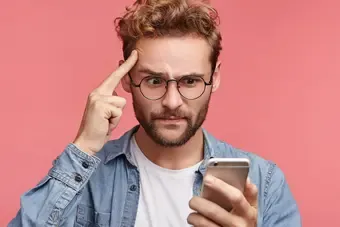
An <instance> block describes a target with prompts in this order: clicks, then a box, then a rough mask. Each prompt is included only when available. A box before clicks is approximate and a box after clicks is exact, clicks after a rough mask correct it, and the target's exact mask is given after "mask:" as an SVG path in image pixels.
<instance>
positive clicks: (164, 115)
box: [151, 110, 189, 120]
mask: <svg viewBox="0 0 340 227" xmlns="http://www.w3.org/2000/svg"><path fill="white" fill-rule="evenodd" d="M169 118H185V119H188V118H189V117H188V115H187V114H185V113H184V112H183V111H180V110H173V111H171V110H169V111H163V112H158V113H155V112H154V113H151V119H152V120H155V119H169Z"/></svg>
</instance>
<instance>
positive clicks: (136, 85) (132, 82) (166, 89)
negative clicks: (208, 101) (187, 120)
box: [128, 71, 214, 101]
mask: <svg viewBox="0 0 340 227" xmlns="http://www.w3.org/2000/svg"><path fill="white" fill-rule="evenodd" d="M128 75H129V77H130V80H131V84H132V85H133V86H134V87H138V88H139V91H140V93H142V95H143V96H144V97H145V98H146V99H148V100H152V101H156V100H159V99H161V98H163V97H164V95H165V94H166V93H167V92H168V84H169V82H171V81H175V82H176V88H177V91H178V93H179V94H180V95H181V96H182V97H183V98H185V99H187V100H195V99H198V98H200V97H201V96H202V95H203V94H204V92H205V89H206V87H207V86H210V85H212V83H213V75H214V71H213V72H212V74H211V76H210V80H209V82H208V83H207V82H206V81H205V80H204V79H203V78H202V77H201V76H196V77H199V78H200V79H202V81H203V82H204V89H203V91H202V93H201V94H200V95H199V96H197V97H196V98H193V99H188V98H187V97H185V96H184V95H182V93H181V92H180V91H179V86H178V81H180V80H181V79H182V78H185V77H186V76H183V77H181V78H180V79H177V80H176V79H169V80H165V79H164V78H162V77H159V76H158V77H157V76H155V77H157V78H162V79H164V80H165V83H166V85H165V92H164V94H163V95H162V96H161V97H159V98H157V99H150V98H148V97H146V96H145V95H144V93H143V92H142V89H141V86H140V85H141V84H142V82H143V80H144V79H146V78H149V77H144V78H143V79H142V80H141V81H140V83H139V84H136V83H135V82H134V81H133V79H132V77H131V75H130V73H128Z"/></svg>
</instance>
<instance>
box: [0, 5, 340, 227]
mask: <svg viewBox="0 0 340 227" xmlns="http://www.w3.org/2000/svg"><path fill="white" fill-rule="evenodd" d="M130 2H131V1H118V0H111V1H109V0H105V1H104V0H103V1H84V0H82V1H80V0H73V1H66V0H58V1H43V0H33V1H23V0H17V1H2V2H1V7H0V28H1V33H0V51H1V52H0V105H1V111H0V115H1V117H0V126H1V131H0V136H1V140H0V141H1V142H0V148H1V158H0V177H1V187H0V201H1V202H0V215H1V216H0V226H5V225H6V224H7V223H8V221H9V220H10V218H12V217H13V216H14V215H15V213H16V211H17V209H18V208H19V197H20V195H21V194H22V193H23V192H24V191H26V190H28V189H29V188H31V187H32V186H34V185H35V184H36V183H37V182H38V181H39V180H40V179H41V178H42V177H43V176H44V175H45V174H46V173H47V170H48V169H49V168H50V167H51V163H52V160H53V159H54V158H55V157H56V156H57V155H58V154H59V153H60V152H61V151H62V150H63V148H64V147H65V145H66V144H67V143H68V142H70V141H71V140H72V139H73V138H74V136H75V134H76V131H77V128H78V125H79V121H80V118H81V114H82V112H83V108H84V105H85V101H86V97H87V94H88V92H89V91H90V90H91V89H92V88H94V87H95V86H96V85H97V84H98V83H99V82H100V81H101V80H102V79H103V78H105V77H106V76H107V75H108V74H109V73H110V72H111V71H112V70H113V69H115V67H116V66H117V64H118V60H120V58H121V51H120V47H121V46H120V43H119V41H118V39H117V38H116V36H115V33H114V31H113V24H112V22H113V18H114V17H115V16H118V15H119V13H120V12H121V11H122V10H123V6H125V5H126V4H127V3H130ZM214 4H215V6H216V7H217V8H218V9H219V10H220V14H221V20H222V24H221V26H222V32H223V35H224V40H223V46H224V51H223V53H222V60H223V65H222V67H223V69H222V86H221V88H220V90H219V91H218V92H217V93H216V94H214V96H213V100H212V104H211V108H210V113H209V117H208V120H207V121H206V123H205V127H206V128H207V129H209V130H210V131H212V132H213V133H214V134H215V135H216V136H217V137H219V138H221V139H224V140H226V141H228V142H229V143H231V144H233V145H234V146H236V147H240V148H243V149H245V150H248V151H252V152H255V153H257V154H259V155H261V156H263V157H265V158H267V159H271V160H273V161H275V162H276V163H278V165H279V166H280V167H281V168H282V169H283V170H284V172H285V173H286V176H287V179H288V182H289V183H290V186H291V189H292V190H293V193H294V195H295V197H296V199H297V201H298V203H299V206H300V208H301V212H302V217H303V224H304V226H340V221H339V219H338V218H337V214H338V212H339V205H338V204H339V202H340V199H339V191H340V183H339V181H338V178H337V177H336V176H338V172H339V170H340V167H339V165H338V159H339V145H340V142H339V141H340V139H339V126H340V120H339V116H340V104H339V97H340V90H339V89H338V87H339V85H340V76H339V74H340V63H339V59H340V26H339V22H340V14H338V10H339V6H340V5H339V3H338V1H330V0H320V1H313V0H309V1H297V0H285V1H270V0H261V1H246V0H242V1H232V0H219V1H217V0H215V1H214ZM120 94H122V95H123V96H124V97H127V98H128V100H129V101H130V98H129V96H128V95H127V94H126V93H123V92H122V91H120ZM135 123H136V121H135V120H134V115H133V110H132V107H131V102H129V104H128V107H127V109H126V111H125V115H124V116H123V118H122V122H121V124H120V125H119V128H118V129H117V130H116V131H115V133H114V136H115V137H118V136H119V135H120V134H121V133H123V132H124V131H125V130H127V129H129V128H130V127H132V126H133V125H134V124H135ZM222 125H223V127H222Z"/></svg>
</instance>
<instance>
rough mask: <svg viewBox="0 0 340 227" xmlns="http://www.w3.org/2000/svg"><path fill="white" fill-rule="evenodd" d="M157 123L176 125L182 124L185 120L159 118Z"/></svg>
mask: <svg viewBox="0 0 340 227" xmlns="http://www.w3.org/2000/svg"><path fill="white" fill-rule="evenodd" d="M156 121H159V122H162V123H168V124H174V123H180V122H183V121H185V119H184V118H172V117H170V118H158V119H156Z"/></svg>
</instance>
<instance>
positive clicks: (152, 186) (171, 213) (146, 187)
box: [131, 136, 201, 227]
mask: <svg viewBox="0 0 340 227" xmlns="http://www.w3.org/2000/svg"><path fill="white" fill-rule="evenodd" d="M131 155H132V159H133V161H134V162H135V164H136V165H137V167H138V169H139V172H140V197H139V205H138V210H137V217H136V225H135V227H160V226H161V227H185V226H190V225H189V224H188V223H187V217H188V215H189V214H190V213H192V212H193V210H191V209H190V207H189V200H190V199H191V198H192V196H193V184H194V179H195V171H196V170H197V169H198V167H199V165H200V164H201V162H199V163H197V164H196V165H194V166H192V167H189V168H186V169H181V170H170V169H165V168H162V167H160V166H158V165H156V164H154V163H153V162H151V161H150V160H149V159H148V158H147V157H146V156H145V155H144V154H143V152H142V151H141V150H140V149H139V147H138V145H137V143H136V140H135V137H134V136H133V137H132V139H131Z"/></svg>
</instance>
